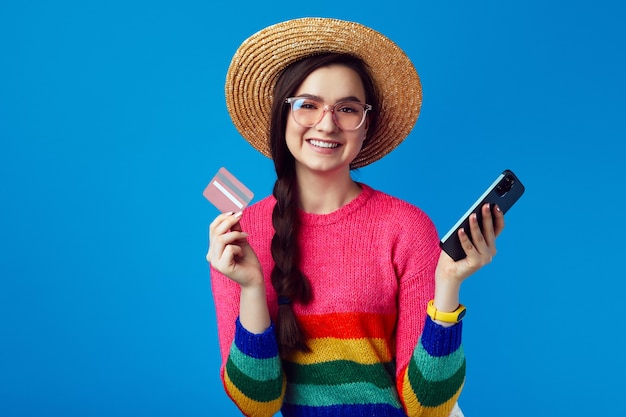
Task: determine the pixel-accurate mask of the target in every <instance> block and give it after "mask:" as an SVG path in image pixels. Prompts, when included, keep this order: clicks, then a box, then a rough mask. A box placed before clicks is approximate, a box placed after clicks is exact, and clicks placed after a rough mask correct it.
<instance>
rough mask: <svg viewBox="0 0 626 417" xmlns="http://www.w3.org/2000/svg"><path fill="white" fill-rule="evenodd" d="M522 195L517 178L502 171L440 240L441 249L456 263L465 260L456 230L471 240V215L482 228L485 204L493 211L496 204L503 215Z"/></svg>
mask: <svg viewBox="0 0 626 417" xmlns="http://www.w3.org/2000/svg"><path fill="white" fill-rule="evenodd" d="M522 194H524V185H523V184H522V183H521V182H520V180H519V178H517V176H516V175H515V174H514V173H513V171H511V170H508V169H506V170H504V171H503V172H502V174H500V175H499V176H498V178H496V180H495V181H494V182H493V183H492V184H491V185H490V186H489V187H488V188H487V190H485V192H484V193H483V194H482V195H481V196H480V197H479V198H478V200H476V202H475V203H474V205H472V206H471V207H470V208H469V210H467V212H466V213H465V214H464V215H463V216H461V218H460V219H459V221H458V222H456V224H455V225H454V226H453V227H452V228H451V229H450V230H449V231H448V233H446V235H445V236H444V237H443V238H442V239H441V242H440V245H441V248H442V249H443V250H444V251H445V252H446V253H447V254H448V255H450V257H451V258H452V259H454V260H455V261H458V260H460V259H463V258H465V256H466V255H465V251H464V250H463V247H462V246H461V242H460V241H459V235H458V230H459V229H460V228H461V227H462V228H464V229H465V233H467V236H468V237H469V238H470V240H472V235H471V231H470V226H469V218H470V215H471V214H472V213H476V214H477V215H478V224H479V225H480V229H481V230H482V227H483V220H482V217H483V216H482V210H481V209H482V207H483V205H485V204H486V203H490V204H491V209H492V210H494V207H495V205H496V204H497V205H498V207H500V210H502V212H503V213H506V212H507V211H508V210H509V209H510V208H511V207H512V206H513V204H515V202H516V201H517V200H519V198H520V197H521V196H522Z"/></svg>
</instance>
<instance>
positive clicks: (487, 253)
mask: <svg viewBox="0 0 626 417" xmlns="http://www.w3.org/2000/svg"><path fill="white" fill-rule="evenodd" d="M482 216H483V224H482V226H483V230H482V231H481V230H480V227H479V225H478V220H477V216H476V214H473V215H472V216H471V217H470V232H471V235H472V238H473V243H472V241H471V240H470V239H469V237H468V236H467V233H466V232H465V231H464V230H463V229H460V230H459V231H458V234H459V239H460V240H461V245H462V246H463V250H464V251H465V254H466V255H467V256H466V257H465V258H463V259H460V260H458V261H456V262H455V261H454V260H453V259H452V258H451V257H450V256H449V255H448V254H447V253H446V252H444V251H441V256H440V257H439V263H438V264H437V272H436V275H435V276H436V277H437V281H438V282H439V281H441V280H444V281H452V282H451V283H456V284H458V285H460V284H461V282H463V281H464V280H465V279H466V278H467V277H469V276H470V275H472V274H473V273H474V272H476V271H478V270H479V269H480V268H482V267H483V266H485V265H487V264H488V263H490V262H491V260H492V259H493V257H494V256H495V255H496V237H497V236H498V235H499V234H500V233H501V232H502V229H504V214H503V213H502V211H501V210H500V208H499V207H498V206H495V210H493V215H492V210H491V209H490V206H489V204H485V205H483V207H482Z"/></svg>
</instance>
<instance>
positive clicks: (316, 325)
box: [298, 313, 396, 339]
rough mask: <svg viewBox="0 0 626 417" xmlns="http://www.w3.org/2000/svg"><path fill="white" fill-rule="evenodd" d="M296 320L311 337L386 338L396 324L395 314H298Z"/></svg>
mask: <svg viewBox="0 0 626 417" xmlns="http://www.w3.org/2000/svg"><path fill="white" fill-rule="evenodd" d="M298 320H299V321H300V323H301V325H302V328H303V329H304V331H305V332H306V334H307V336H308V337H309V338H312V339H316V338H323V337H334V338H337V339H358V338H362V337H368V338H381V339H386V338H388V337H389V336H390V335H391V334H392V333H393V330H394V328H395V326H396V315H395V314H378V313H329V314H316V315H306V316H298Z"/></svg>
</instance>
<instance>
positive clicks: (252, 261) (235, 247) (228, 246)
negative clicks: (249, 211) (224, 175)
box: [206, 212, 264, 287]
mask: <svg viewBox="0 0 626 417" xmlns="http://www.w3.org/2000/svg"><path fill="white" fill-rule="evenodd" d="M241 216H242V213H241V212H239V213H236V214H233V213H223V214H220V215H219V216H217V217H216V218H215V220H213V222H212V223H211V225H210V226H209V251H208V252H207V255H206V259H207V261H208V262H209V263H210V264H211V266H212V267H213V268H215V269H216V270H218V271H219V272H221V273H222V274H224V275H226V276H227V277H228V278H230V279H231V280H233V281H235V282H236V283H238V284H239V285H241V286H242V287H248V286H251V285H252V286H253V285H261V284H263V283H264V281H263V271H262V269H261V264H260V263H259V259H258V258H257V256H256V254H255V253H254V251H253V250H252V247H251V246H250V244H249V243H248V240H247V238H248V234H247V233H245V232H243V231H242V230H241V225H240V224H239V220H240V219H241Z"/></svg>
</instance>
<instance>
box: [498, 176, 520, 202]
mask: <svg viewBox="0 0 626 417" xmlns="http://www.w3.org/2000/svg"><path fill="white" fill-rule="evenodd" d="M513 184H515V178H514V177H513V176H512V175H507V176H505V177H504V178H503V179H502V181H500V183H498V185H497V186H496V192H497V193H498V195H499V196H500V197H503V196H504V195H505V194H506V193H508V192H509V191H511V188H513Z"/></svg>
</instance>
